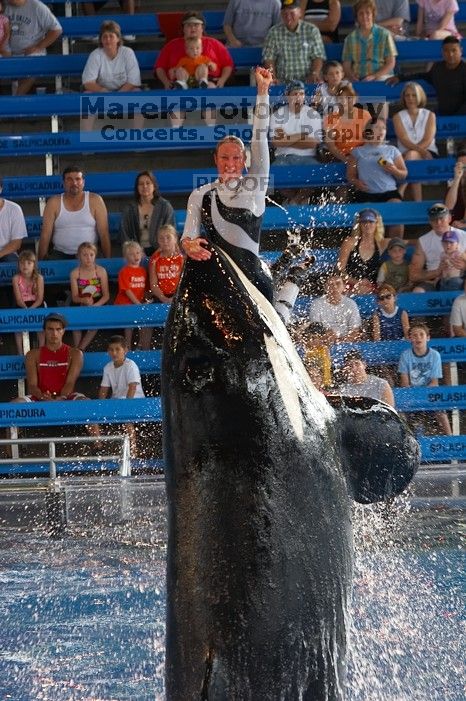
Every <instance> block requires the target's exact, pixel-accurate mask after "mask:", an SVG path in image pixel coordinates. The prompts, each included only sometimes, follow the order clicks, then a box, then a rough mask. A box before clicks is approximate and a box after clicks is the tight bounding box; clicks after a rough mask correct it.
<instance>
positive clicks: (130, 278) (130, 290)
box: [115, 241, 147, 348]
mask: <svg viewBox="0 0 466 701" xmlns="http://www.w3.org/2000/svg"><path fill="white" fill-rule="evenodd" d="M123 255H124V257H125V259H126V263H127V265H125V266H124V267H123V268H122V269H121V270H120V272H119V273H118V293H117V296H116V297H115V304H144V302H145V294H146V286H147V271H146V269H145V268H143V267H142V266H141V260H142V257H143V255H144V252H143V250H142V248H141V246H140V245H139V243H138V242H137V241H126V242H125V243H124V244H123ZM141 335H143V334H142V333H141V330H140V331H139V336H140V338H141ZM125 339H126V343H127V345H128V348H131V343H132V340H133V329H132V328H130V329H125Z"/></svg>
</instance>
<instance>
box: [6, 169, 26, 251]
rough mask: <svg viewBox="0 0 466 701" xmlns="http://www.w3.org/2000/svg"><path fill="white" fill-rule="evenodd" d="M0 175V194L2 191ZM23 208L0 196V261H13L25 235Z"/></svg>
mask: <svg viewBox="0 0 466 701" xmlns="http://www.w3.org/2000/svg"><path fill="white" fill-rule="evenodd" d="M2 187H3V183H2V178H1V177H0V194H1V192H2ZM27 235H28V234H27V229H26V221H25V219H24V214H23V210H22V209H21V207H20V206H19V204H16V202H12V201H11V200H6V199H5V198H4V197H0V263H11V262H13V263H15V262H16V261H17V260H18V251H19V249H20V248H21V243H22V241H23V239H24V238H26V237H27Z"/></svg>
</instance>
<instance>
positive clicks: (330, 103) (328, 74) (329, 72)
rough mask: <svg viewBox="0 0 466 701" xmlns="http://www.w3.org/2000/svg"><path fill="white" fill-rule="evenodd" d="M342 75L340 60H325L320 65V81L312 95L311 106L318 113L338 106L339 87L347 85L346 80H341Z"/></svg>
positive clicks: (324, 112)
mask: <svg viewBox="0 0 466 701" xmlns="http://www.w3.org/2000/svg"><path fill="white" fill-rule="evenodd" d="M343 75H344V74H343V66H342V65H341V63H340V61H325V63H324V65H323V66H322V82H321V83H319V84H318V85H317V87H316V89H315V92H314V95H313V96H312V106H313V107H315V109H316V110H318V111H319V112H320V114H322V115H324V114H328V113H331V112H333V111H334V110H335V108H337V107H338V106H339V103H338V93H339V88H342V87H343V86H344V85H348V81H347V80H343Z"/></svg>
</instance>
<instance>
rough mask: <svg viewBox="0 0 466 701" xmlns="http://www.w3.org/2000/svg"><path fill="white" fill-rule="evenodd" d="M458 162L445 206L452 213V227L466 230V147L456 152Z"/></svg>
mask: <svg viewBox="0 0 466 701" xmlns="http://www.w3.org/2000/svg"><path fill="white" fill-rule="evenodd" d="M456 158H457V161H456V163H455V170H454V174H453V180H452V181H451V182H450V183H449V188H448V190H447V194H446V197H445V206H446V207H447V208H448V209H449V210H450V211H451V218H452V226H455V227H456V228H457V229H466V211H465V203H466V197H465V192H466V147H464V146H462V147H460V148H459V149H458V151H457V152H456Z"/></svg>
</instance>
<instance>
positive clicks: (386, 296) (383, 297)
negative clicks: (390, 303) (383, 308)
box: [377, 292, 393, 301]
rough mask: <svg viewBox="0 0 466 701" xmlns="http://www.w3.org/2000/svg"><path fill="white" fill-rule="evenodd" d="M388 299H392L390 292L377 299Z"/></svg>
mask: <svg viewBox="0 0 466 701" xmlns="http://www.w3.org/2000/svg"><path fill="white" fill-rule="evenodd" d="M390 297H393V295H392V293H391V292H388V293H387V294H386V295H379V296H378V297H377V299H380V300H382V301H383V300H384V299H390Z"/></svg>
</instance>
